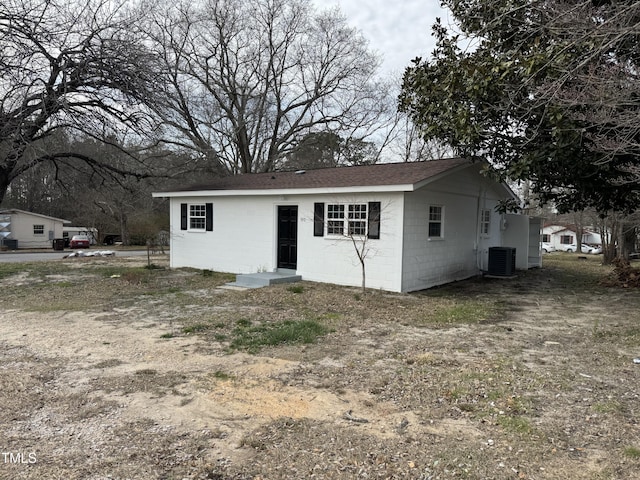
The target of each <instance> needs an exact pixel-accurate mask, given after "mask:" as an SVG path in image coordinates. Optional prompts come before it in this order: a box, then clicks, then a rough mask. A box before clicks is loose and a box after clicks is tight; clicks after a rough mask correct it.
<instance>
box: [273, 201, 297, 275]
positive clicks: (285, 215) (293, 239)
mask: <svg viewBox="0 0 640 480" xmlns="http://www.w3.org/2000/svg"><path fill="white" fill-rule="evenodd" d="M297 260H298V207H297V206H291V205H287V206H279V207H278V268H290V269H292V270H295V269H296V263H297Z"/></svg>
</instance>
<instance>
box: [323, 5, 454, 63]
mask: <svg viewBox="0 0 640 480" xmlns="http://www.w3.org/2000/svg"><path fill="white" fill-rule="evenodd" d="M313 2H314V3H315V5H316V6H317V8H319V9H322V8H329V7H332V6H336V5H338V6H339V7H340V10H341V11H342V13H343V14H345V15H346V17H347V20H348V22H349V24H350V25H351V26H353V27H356V28H358V29H359V30H360V31H361V32H362V33H363V35H364V36H365V38H366V39H367V40H369V42H370V46H371V48H372V50H374V51H376V52H378V53H380V54H381V55H382V56H383V64H382V73H383V74H397V75H402V72H403V71H404V69H405V67H406V66H408V65H409V63H410V62H411V60H412V59H414V58H415V57H419V56H422V57H427V56H428V55H430V54H431V52H432V51H433V48H434V42H433V38H432V37H431V25H433V22H434V21H435V18H436V17H438V16H440V17H442V18H443V20H445V23H446V19H447V14H446V12H445V11H443V10H442V9H441V8H440V2H439V0H395V1H389V0H313Z"/></svg>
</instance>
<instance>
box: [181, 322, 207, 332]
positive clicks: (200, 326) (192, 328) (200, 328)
mask: <svg viewBox="0 0 640 480" xmlns="http://www.w3.org/2000/svg"><path fill="white" fill-rule="evenodd" d="M208 328H209V325H206V324H204V323H196V324H194V325H189V326H186V327H184V328H183V329H182V333H186V334H189V333H199V332H204V331H205V330H207V329H208Z"/></svg>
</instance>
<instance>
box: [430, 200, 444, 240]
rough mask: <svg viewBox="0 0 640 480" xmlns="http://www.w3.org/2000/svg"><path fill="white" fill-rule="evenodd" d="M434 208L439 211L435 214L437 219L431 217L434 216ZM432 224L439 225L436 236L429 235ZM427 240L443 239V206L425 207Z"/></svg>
mask: <svg viewBox="0 0 640 480" xmlns="http://www.w3.org/2000/svg"><path fill="white" fill-rule="evenodd" d="M435 208H437V209H439V210H438V212H437V217H436V216H433V215H435V214H436V212H435V211H433V212H432V209H435ZM432 224H434V225H435V224H438V225H440V229H439V230H440V232H439V234H438V235H431V225H432ZM427 238H429V240H431V239H441V238H444V205H437V204H432V205H429V206H428V207H427Z"/></svg>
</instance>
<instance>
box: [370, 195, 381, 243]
mask: <svg viewBox="0 0 640 480" xmlns="http://www.w3.org/2000/svg"><path fill="white" fill-rule="evenodd" d="M368 221H369V225H368V228H367V230H368V232H369V238H374V239H376V238H380V202H369V218H368Z"/></svg>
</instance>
